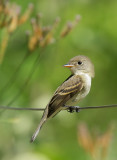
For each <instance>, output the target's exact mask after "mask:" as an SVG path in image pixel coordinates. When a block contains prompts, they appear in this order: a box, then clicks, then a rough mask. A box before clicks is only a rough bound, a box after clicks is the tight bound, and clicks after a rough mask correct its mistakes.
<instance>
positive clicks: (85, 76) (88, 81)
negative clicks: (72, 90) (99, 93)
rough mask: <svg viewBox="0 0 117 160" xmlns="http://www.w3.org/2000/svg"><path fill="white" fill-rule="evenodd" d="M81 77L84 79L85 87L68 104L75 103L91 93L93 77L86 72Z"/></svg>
mask: <svg viewBox="0 0 117 160" xmlns="http://www.w3.org/2000/svg"><path fill="white" fill-rule="evenodd" d="M81 77H82V81H83V88H82V89H81V91H80V92H78V93H77V94H76V95H74V97H73V98H72V99H71V100H70V101H68V103H67V105H75V104H76V103H78V102H79V101H80V100H82V99H83V98H85V97H86V95H87V94H88V93H89V91H90V88H91V77H90V76H89V75H88V74H86V73H84V74H82V75H81Z"/></svg>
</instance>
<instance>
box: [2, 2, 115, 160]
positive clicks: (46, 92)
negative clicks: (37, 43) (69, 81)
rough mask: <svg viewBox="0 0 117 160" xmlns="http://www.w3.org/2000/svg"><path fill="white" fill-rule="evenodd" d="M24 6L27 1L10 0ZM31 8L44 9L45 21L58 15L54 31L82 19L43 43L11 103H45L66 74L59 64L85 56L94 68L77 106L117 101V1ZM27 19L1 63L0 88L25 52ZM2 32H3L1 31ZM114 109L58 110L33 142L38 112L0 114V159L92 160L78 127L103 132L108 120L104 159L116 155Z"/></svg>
mask: <svg viewBox="0 0 117 160" xmlns="http://www.w3.org/2000/svg"><path fill="white" fill-rule="evenodd" d="M13 2H15V3H17V4H18V5H20V6H21V8H22V13H23V12H24V11H25V10H26V8H27V6H28V4H29V1H28V0H25V1H21V0H12V1H11V3H13ZM32 2H33V4H34V11H33V13H32V15H31V17H33V16H35V15H36V13H38V12H41V13H43V18H42V22H43V24H44V25H49V24H52V23H53V21H54V19H55V18H56V17H58V16H59V17H60V18H61V22H60V25H59V28H58V30H57V32H59V30H60V29H61V28H62V27H63V26H64V24H65V23H66V22H67V21H68V20H73V19H74V18H75V16H76V15H77V14H80V15H81V17H82V19H81V21H80V22H79V24H78V25H77V27H76V28H74V29H73V31H72V32H71V33H70V34H69V35H68V36H67V37H65V38H63V39H61V40H59V41H57V42H56V43H54V44H52V45H50V46H48V47H46V49H45V50H44V51H43V54H42V56H41V59H40V61H39V63H38V66H37V67H36V68H35V70H34V74H33V76H32V77H31V79H30V82H29V84H28V85H27V86H25V89H24V91H23V92H22V93H21V95H20V96H19V97H18V99H16V101H15V102H14V103H13V104H12V105H11V106H13V107H45V106H46V104H47V103H48V101H49V99H50V98H51V96H52V94H53V93H54V91H55V90H56V88H57V87H58V86H59V85H60V84H61V83H62V82H63V81H64V80H65V79H66V78H67V77H68V76H69V75H70V71H69V70H68V69H65V68H63V67H62V66H63V65H64V64H66V63H67V62H68V61H69V59H70V58H72V57H74V56H76V55H79V54H83V55H86V56H88V57H89V58H90V59H91V60H92V62H93V63H94V66H95V78H94V79H93V80H92V88H91V91H90V94H89V95H88V96H87V97H86V98H85V99H84V100H83V101H82V102H80V104H79V105H80V106H98V105H109V104H116V103H117V1H116V0H64V1H62V0H59V1H57V0H49V1H48V0H42V1H41V0H33V1H32ZM30 29H31V26H30V21H27V22H26V23H25V24H23V25H22V26H21V27H19V28H17V29H16V30H15V32H14V33H13V34H12V36H11V38H10V41H9V44H8V47H7V50H6V53H5V57H4V60H3V63H2V64H1V66H0V88H2V87H3V86H4V85H5V84H6V83H7V81H8V80H9V79H10V77H11V76H12V74H13V73H14V71H15V70H16V68H17V66H18V65H19V64H20V62H21V61H22V59H23V57H24V56H25V54H26V52H27V40H26V35H25V32H26V30H30ZM0 32H1V31H0ZM39 53H40V50H37V51H35V52H34V54H32V55H31V56H30V57H29V58H27V60H26V61H25V63H24V64H23V65H22V66H21V69H20V71H19V72H18V74H17V75H16V79H15V80H13V82H12V85H9V86H7V88H5V91H4V92H0V95H1V96H0V105H1V106H2V105H4V106H6V105H7V104H8V103H9V102H10V100H11V99H12V98H13V97H14V96H15V95H16V94H17V93H18V91H19V90H20V88H21V87H22V85H23V84H24V82H25V80H26V78H27V77H28V75H29V72H30V70H31V68H32V66H33V63H34V61H35V58H36V57H37V55H38V54H39ZM116 112H117V109H116V108H112V109H100V110H84V111H82V112H80V113H79V114H77V113H73V114H70V113H68V112H66V111H63V112H60V113H59V114H58V115H57V116H56V117H55V118H53V119H51V120H50V121H48V122H47V123H46V124H45V125H44V127H43V128H42V130H41V132H40V135H39V136H38V138H37V139H36V141H35V142H34V143H33V144H30V143H29V140H30V137H31V135H32V133H33V132H34V130H35V128H36V127H37V125H38V123H39V121H40V118H41V115H42V113H41V112H31V111H5V112H1V113H0V159H1V160H9V159H12V160H25V159H28V160H37V159H39V160H59V159H67V160H71V159H74V160H78V159H80V160H84V159H86V160H90V159H91V157H90V154H89V153H87V152H85V150H84V149H83V148H82V147H81V146H80V144H79V142H78V138H77V132H78V131H77V127H78V125H79V124H80V123H81V122H82V121H83V122H84V123H86V125H87V126H88V128H89V131H90V132H93V130H95V131H96V130H98V132H99V133H100V134H104V133H105V132H106V130H108V128H109V125H110V123H112V124H114V125H115V129H114V132H113V133H112V135H113V136H112V141H111V144H110V146H109V150H108V155H107V159H109V160H110V159H111V160H115V159H116V157H117V153H116V150H117V149H116V148H117V129H116V126H117V125H116V124H117V113H116Z"/></svg>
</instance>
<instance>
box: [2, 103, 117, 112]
mask: <svg viewBox="0 0 117 160" xmlns="http://www.w3.org/2000/svg"><path fill="white" fill-rule="evenodd" d="M69 107H73V110H74V111H75V110H76V107H78V109H79V110H85V109H101V108H114V107H117V104H112V105H104V106H92V107H91V106H88V107H79V106H69ZM0 109H3V110H23V111H44V110H45V108H20V107H16V108H15V107H8V106H0ZM65 110H68V108H67V109H65Z"/></svg>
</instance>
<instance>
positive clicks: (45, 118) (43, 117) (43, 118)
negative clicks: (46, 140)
mask: <svg viewBox="0 0 117 160" xmlns="http://www.w3.org/2000/svg"><path fill="white" fill-rule="evenodd" d="M47 112H48V107H47V108H46V109H45V112H44V114H43V116H42V118H41V121H40V123H39V125H38V127H37V129H36V131H35V132H34V134H33V136H32V137H31V140H30V142H31V143H32V142H34V140H35V139H36V137H37V135H38V133H39V131H40V129H41V127H42V125H43V124H44V123H45V122H46V120H47Z"/></svg>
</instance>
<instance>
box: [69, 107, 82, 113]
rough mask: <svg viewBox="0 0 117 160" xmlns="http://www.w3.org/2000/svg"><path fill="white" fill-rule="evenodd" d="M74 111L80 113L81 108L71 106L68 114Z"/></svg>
mask: <svg viewBox="0 0 117 160" xmlns="http://www.w3.org/2000/svg"><path fill="white" fill-rule="evenodd" d="M74 111H76V112H77V113H79V112H80V109H79V106H70V107H69V108H68V112H70V113H73V112H74Z"/></svg>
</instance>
